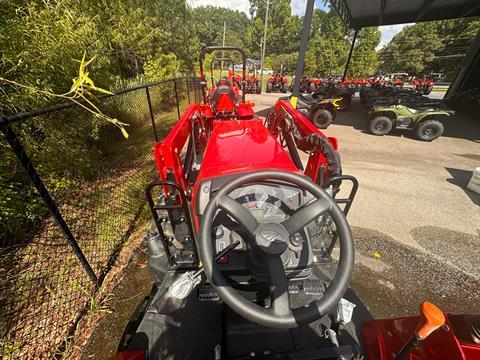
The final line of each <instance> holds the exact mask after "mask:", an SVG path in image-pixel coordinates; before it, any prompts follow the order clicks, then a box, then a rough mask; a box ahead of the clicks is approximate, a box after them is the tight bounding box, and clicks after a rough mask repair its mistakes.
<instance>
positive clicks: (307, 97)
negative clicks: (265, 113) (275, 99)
mask: <svg viewBox="0 0 480 360" xmlns="http://www.w3.org/2000/svg"><path fill="white" fill-rule="evenodd" d="M290 99H291V96H288V97H281V98H280V99H279V100H286V101H290ZM341 101H342V99H341V98H337V99H319V98H314V97H313V96H312V95H311V94H302V93H300V94H299V97H298V99H297V107H296V108H297V111H298V112H300V113H301V114H302V115H303V116H305V117H306V118H307V119H308V120H310V121H311V122H312V124H313V125H315V126H316V127H317V128H318V129H326V128H327V127H328V126H329V125H330V124H331V123H332V122H333V121H334V120H335V118H336V117H337V108H338V107H340V105H341Z"/></svg>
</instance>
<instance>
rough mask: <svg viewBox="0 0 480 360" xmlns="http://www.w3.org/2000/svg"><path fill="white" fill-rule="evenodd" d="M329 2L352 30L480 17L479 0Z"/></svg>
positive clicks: (357, 0) (343, 0)
mask: <svg viewBox="0 0 480 360" xmlns="http://www.w3.org/2000/svg"><path fill="white" fill-rule="evenodd" d="M330 4H331V5H332V7H333V8H334V9H335V10H336V11H337V12H338V14H339V15H340V17H341V18H342V20H343V22H344V23H345V25H347V26H349V27H351V28H353V29H360V28H363V27H368V26H380V25H392V24H404V23H411V22H419V21H432V20H445V19H457V18H464V17H475V16H480V1H479V0H330Z"/></svg>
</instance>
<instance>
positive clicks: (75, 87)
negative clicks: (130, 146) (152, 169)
mask: <svg viewBox="0 0 480 360" xmlns="http://www.w3.org/2000/svg"><path fill="white" fill-rule="evenodd" d="M85 55H86V54H85V52H84V53H83V57H82V60H81V61H80V67H79V69H78V76H77V77H75V78H74V79H73V84H72V87H71V88H70V90H69V91H68V92H66V93H64V94H56V93H53V92H51V91H48V90H44V89H40V88H37V87H33V86H29V85H24V84H20V83H18V82H16V81H13V80H9V79H6V78H3V77H1V76H0V81H3V82H5V83H8V84H10V85H13V86H15V87H19V88H22V89H25V90H28V91H31V92H33V93H40V94H44V95H47V96H49V97H56V98H61V99H66V100H68V101H72V102H74V103H75V104H77V105H78V106H80V107H82V108H83V109H85V110H87V111H88V112H90V113H91V114H93V115H94V116H95V117H96V118H98V119H101V120H105V121H108V122H109V123H111V124H113V125H115V126H117V127H118V128H119V129H120V130H121V132H122V135H123V136H124V137H125V138H126V139H128V133H127V130H125V127H126V126H128V124H127V123H124V122H121V121H119V120H118V119H116V118H112V117H110V116H108V115H105V114H104V113H102V112H101V111H100V109H99V108H98V107H97V106H96V105H95V104H94V103H93V101H91V100H90V99H89V98H92V99H95V96H94V95H93V93H92V91H97V92H100V93H103V94H107V95H115V94H114V93H112V92H110V91H108V90H105V89H102V88H100V87H98V86H95V83H94V82H93V80H92V79H91V78H90V77H89V76H88V75H89V73H88V71H87V69H86V68H87V66H88V65H89V64H90V63H91V62H92V61H93V60H94V59H95V57H93V58H91V59H90V60H88V61H85Z"/></svg>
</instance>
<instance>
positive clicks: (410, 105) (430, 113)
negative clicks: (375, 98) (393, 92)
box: [366, 98, 455, 141]
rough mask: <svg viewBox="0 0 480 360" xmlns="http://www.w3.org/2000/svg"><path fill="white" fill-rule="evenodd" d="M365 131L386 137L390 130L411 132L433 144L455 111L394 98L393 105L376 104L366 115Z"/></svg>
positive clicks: (419, 138)
mask: <svg viewBox="0 0 480 360" xmlns="http://www.w3.org/2000/svg"><path fill="white" fill-rule="evenodd" d="M366 115H367V121H368V124H367V128H368V131H369V132H370V133H371V134H373V135H386V134H388V133H389V132H390V131H392V129H409V130H413V131H414V134H415V138H417V139H418V140H422V141H432V140H435V139H437V138H439V137H440V136H441V135H442V134H443V131H444V129H445V128H444V127H445V125H444V124H445V122H446V121H448V120H449V118H450V117H453V116H455V111H453V110H450V109H448V108H446V107H445V105H444V104H443V103H441V102H438V101H432V100H431V99H428V100H422V101H418V100H417V101H416V102H415V101H414V102H411V101H410V102H409V101H408V100H406V101H402V99H400V98H397V99H396V100H395V101H394V102H393V103H390V104H380V103H376V104H375V105H373V106H372V107H371V108H370V110H369V111H368V112H367V114H366Z"/></svg>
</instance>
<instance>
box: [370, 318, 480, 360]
mask: <svg viewBox="0 0 480 360" xmlns="http://www.w3.org/2000/svg"><path fill="white" fill-rule="evenodd" d="M446 317H447V322H446V324H447V326H448V331H447V330H444V329H443V328H440V329H439V330H437V331H436V332H434V333H432V334H431V335H430V336H429V337H427V338H426V339H425V340H424V341H423V342H422V343H421V344H420V345H419V346H418V347H417V348H415V350H413V351H412V353H411V354H410V359H411V360H480V346H479V345H475V344H464V343H461V342H460V341H459V340H458V339H457V337H456V336H455V333H454V329H453V327H452V325H451V324H450V322H449V320H448V315H446ZM420 321H421V317H420V316H409V317H400V318H393V319H382V320H372V321H366V322H365V324H364V327H363V329H362V340H363V348H364V351H365V354H366V359H367V360H392V359H393V356H392V354H396V353H397V352H398V351H400V349H401V348H402V347H403V345H405V343H407V341H408V340H409V339H410V337H411V336H412V334H413V333H414V332H415V331H416V329H417V327H418V324H419V323H420Z"/></svg>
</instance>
